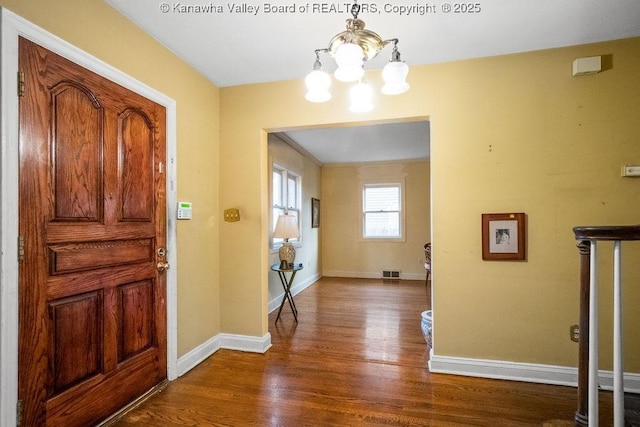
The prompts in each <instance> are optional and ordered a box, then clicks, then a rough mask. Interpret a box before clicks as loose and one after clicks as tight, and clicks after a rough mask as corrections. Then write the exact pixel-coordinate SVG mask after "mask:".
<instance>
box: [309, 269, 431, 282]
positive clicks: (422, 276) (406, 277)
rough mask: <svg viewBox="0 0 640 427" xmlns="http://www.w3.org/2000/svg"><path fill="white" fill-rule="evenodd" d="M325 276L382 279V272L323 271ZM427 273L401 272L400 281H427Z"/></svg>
mask: <svg viewBox="0 0 640 427" xmlns="http://www.w3.org/2000/svg"><path fill="white" fill-rule="evenodd" d="M322 275H323V276H327V277H348V278H353V279H382V278H383V277H382V271H368V272H365V271H323V272H322ZM426 277H427V272H426V270H425V272H424V273H421V274H418V273H404V272H402V271H401V272H400V280H425V279H426Z"/></svg>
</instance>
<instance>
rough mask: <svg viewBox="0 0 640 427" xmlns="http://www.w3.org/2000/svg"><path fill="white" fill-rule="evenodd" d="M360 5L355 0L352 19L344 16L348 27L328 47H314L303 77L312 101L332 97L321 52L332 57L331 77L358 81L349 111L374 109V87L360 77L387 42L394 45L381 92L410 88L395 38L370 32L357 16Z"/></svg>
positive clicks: (393, 93) (353, 88) (307, 97)
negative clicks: (309, 67) (306, 71)
mask: <svg viewBox="0 0 640 427" xmlns="http://www.w3.org/2000/svg"><path fill="white" fill-rule="evenodd" d="M359 12H360V5H358V4H357V0H354V4H353V5H352V6H351V15H353V19H347V29H346V31H343V32H341V33H339V34H336V35H335V36H334V37H333V38H332V39H331V41H330V42H329V46H328V47H326V48H323V49H316V50H315V54H316V60H315V63H314V64H313V71H311V72H310V73H309V74H308V75H307V77H306V78H305V85H306V86H307V93H306V95H305V98H306V99H307V100H308V101H311V102H325V101H328V100H329V99H331V93H330V92H329V86H331V77H329V74H327V73H326V72H325V71H323V70H322V63H321V62H320V54H321V53H326V54H328V55H329V56H331V57H333V58H334V59H335V61H336V64H337V65H338V68H337V69H336V70H335V72H334V73H333V77H334V78H335V79H336V80H338V81H341V82H357V83H356V84H355V85H354V86H352V87H351V89H350V91H349V97H350V99H351V105H350V110H351V111H353V112H365V111H369V110H371V109H372V108H373V102H372V100H373V89H372V87H371V85H369V84H368V83H366V82H365V81H364V80H363V77H364V65H365V64H366V62H367V61H369V60H371V59H373V58H374V57H375V56H376V55H377V54H378V53H379V52H380V51H381V50H382V49H383V48H384V47H385V46H386V45H388V44H391V43H392V44H393V50H392V52H391V59H390V60H389V62H388V63H387V64H386V65H385V67H384V68H383V70H382V79H383V80H384V86H383V87H382V89H381V91H382V93H383V94H385V95H399V94H401V93H404V92H406V91H407V90H408V89H409V84H408V83H407V82H406V78H407V74H408V72H409V67H408V66H407V64H406V63H405V62H404V61H402V60H401V59H400V52H399V51H398V39H389V40H383V39H382V38H381V37H380V36H379V35H378V34H376V33H375V32H373V31H370V30H366V29H365V25H364V21H362V20H360V19H358V13H359Z"/></svg>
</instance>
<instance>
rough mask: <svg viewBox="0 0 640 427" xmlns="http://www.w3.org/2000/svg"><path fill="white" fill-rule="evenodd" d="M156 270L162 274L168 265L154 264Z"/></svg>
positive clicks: (162, 263)
mask: <svg viewBox="0 0 640 427" xmlns="http://www.w3.org/2000/svg"><path fill="white" fill-rule="evenodd" d="M156 268H157V269H158V271H159V272H161V273H162V272H163V271H166V270H168V269H169V263H168V262H159V263H158V264H156Z"/></svg>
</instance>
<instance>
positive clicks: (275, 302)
mask: <svg viewBox="0 0 640 427" xmlns="http://www.w3.org/2000/svg"><path fill="white" fill-rule="evenodd" d="M321 277H322V275H321V274H320V273H316V274H314V275H313V276H311V277H308V278H307V279H306V280H304V281H303V282H300V283H297V284H296V283H294V284H293V286H292V287H291V293H292V294H293V295H294V296H295V295H297V294H299V293H300V292H302V291H304V290H305V289H307V288H308V287H309V286H311V285H313V284H314V283H315V282H317V281H318V280H320V278H321ZM281 288H282V286H281ZM283 298H284V291H283V292H282V293H281V294H280V295H278V296H277V297H275V298H274V299H272V300H271V301H269V305H268V307H267V309H268V310H269V313H271V312H272V311H273V310H276V309H277V308H279V307H280V304H281V303H282V299H283Z"/></svg>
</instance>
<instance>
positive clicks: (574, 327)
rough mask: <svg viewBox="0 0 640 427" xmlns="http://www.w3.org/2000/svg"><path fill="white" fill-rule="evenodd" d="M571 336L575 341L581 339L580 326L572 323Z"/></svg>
mask: <svg viewBox="0 0 640 427" xmlns="http://www.w3.org/2000/svg"><path fill="white" fill-rule="evenodd" d="M569 338H571V341H573V342H578V341H580V326H578V325H571V327H570V328H569Z"/></svg>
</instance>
